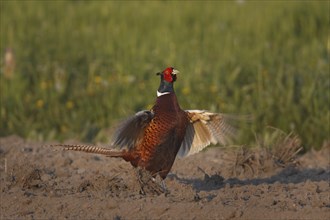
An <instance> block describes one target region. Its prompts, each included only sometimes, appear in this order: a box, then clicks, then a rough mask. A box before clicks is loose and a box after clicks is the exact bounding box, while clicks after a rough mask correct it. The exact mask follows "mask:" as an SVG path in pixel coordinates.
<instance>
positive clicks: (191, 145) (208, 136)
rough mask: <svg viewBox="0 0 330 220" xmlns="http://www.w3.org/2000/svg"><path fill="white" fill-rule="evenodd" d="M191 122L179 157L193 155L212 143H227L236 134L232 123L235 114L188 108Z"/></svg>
mask: <svg viewBox="0 0 330 220" xmlns="http://www.w3.org/2000/svg"><path fill="white" fill-rule="evenodd" d="M186 112H187V113H188V117H189V119H190V123H189V125H188V127H187V129H186V134H185V137H184V139H183V142H182V144H181V147H180V150H179V152H178V154H177V155H178V156H179V157H185V156H188V155H192V154H194V153H197V152H199V151H201V150H203V149H204V148H205V147H207V146H209V145H210V144H218V143H220V144H222V145H226V144H229V143H230V142H231V140H232V139H233V138H234V137H235V136H236V133H237V132H236V128H235V127H234V126H232V125H231V121H232V120H233V119H234V116H230V115H225V114H220V113H212V112H208V111H203V110H187V111H186Z"/></svg>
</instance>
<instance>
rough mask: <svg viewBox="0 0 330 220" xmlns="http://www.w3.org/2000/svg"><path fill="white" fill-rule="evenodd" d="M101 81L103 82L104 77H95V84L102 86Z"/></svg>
mask: <svg viewBox="0 0 330 220" xmlns="http://www.w3.org/2000/svg"><path fill="white" fill-rule="evenodd" d="M101 81H102V77H101V76H95V77H94V82H95V83H96V84H100V83H101Z"/></svg>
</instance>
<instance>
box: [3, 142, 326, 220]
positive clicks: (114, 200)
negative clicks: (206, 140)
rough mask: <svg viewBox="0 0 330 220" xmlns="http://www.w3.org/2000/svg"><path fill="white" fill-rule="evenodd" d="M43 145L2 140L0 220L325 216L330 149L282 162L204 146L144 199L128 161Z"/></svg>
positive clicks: (263, 154)
mask: <svg viewBox="0 0 330 220" xmlns="http://www.w3.org/2000/svg"><path fill="white" fill-rule="evenodd" d="M44 144H50V143H36V142H31V141H25V140H23V139H21V138H19V137H17V136H10V137H6V138H1V139H0V159H1V169H0V172H1V207H0V212H1V219H13V218H15V219H58V218H60V219H63V218H69V219H115V220H119V219H330V198H329V197H330V188H329V179H330V167H329V153H330V145H329V144H327V145H326V146H324V147H323V148H322V149H321V150H320V151H318V152H316V151H310V152H308V153H306V154H303V155H299V156H298V157H297V158H296V159H293V158H289V159H287V160H284V159H285V157H276V154H275V153H273V154H272V153H269V152H268V151H266V150H262V149H261V150H260V149H258V150H244V149H236V150H235V151H233V150H231V149H224V148H219V147H217V148H209V149H208V150H206V151H204V152H202V153H199V154H196V155H192V156H190V157H187V158H184V159H177V160H176V162H175V164H174V166H173V168H172V172H171V173H170V175H169V176H168V178H167V179H166V185H167V188H168V189H169V193H168V194H166V195H165V194H160V195H156V194H153V193H148V191H146V192H147V194H146V195H141V194H140V184H139V183H138V181H137V175H136V173H137V172H136V170H135V169H133V168H132V167H131V165H130V164H129V163H126V162H125V161H122V160H120V159H113V158H106V157H102V156H97V155H92V154H86V153H81V152H70V151H54V150H53V149H51V148H47V147H44V146H43V145H44ZM282 156H283V154H282Z"/></svg>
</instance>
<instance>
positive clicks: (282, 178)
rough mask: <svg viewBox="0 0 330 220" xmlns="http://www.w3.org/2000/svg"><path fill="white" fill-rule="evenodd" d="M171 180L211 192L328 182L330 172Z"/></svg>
mask: <svg viewBox="0 0 330 220" xmlns="http://www.w3.org/2000/svg"><path fill="white" fill-rule="evenodd" d="M171 178H173V179H175V180H177V181H178V182H180V183H182V184H187V185H191V186H192V187H193V189H194V190H196V191H212V190H218V189H221V188H223V187H225V186H226V185H229V186H230V187H232V186H245V185H254V186H258V185H261V184H273V183H276V182H279V183H283V184H289V183H293V184H298V183H303V182H306V181H307V180H310V181H312V182H320V181H330V170H328V169H322V168H313V169H303V170H300V169H298V168H292V167H287V168H285V169H283V170H282V171H281V172H279V173H277V174H275V175H273V176H271V177H267V178H254V179H244V180H242V179H238V178H236V177H234V178H228V179H225V178H224V177H222V176H221V175H218V174H214V175H208V174H207V173H204V178H203V179H196V178H192V179H191V178H182V177H179V176H177V175H176V174H171Z"/></svg>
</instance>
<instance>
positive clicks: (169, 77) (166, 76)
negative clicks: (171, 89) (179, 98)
mask: <svg viewBox="0 0 330 220" xmlns="http://www.w3.org/2000/svg"><path fill="white" fill-rule="evenodd" d="M172 71H173V67H168V68H166V69H165V70H164V71H163V74H164V80H166V81H167V82H170V83H171V82H173V77H172Z"/></svg>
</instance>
